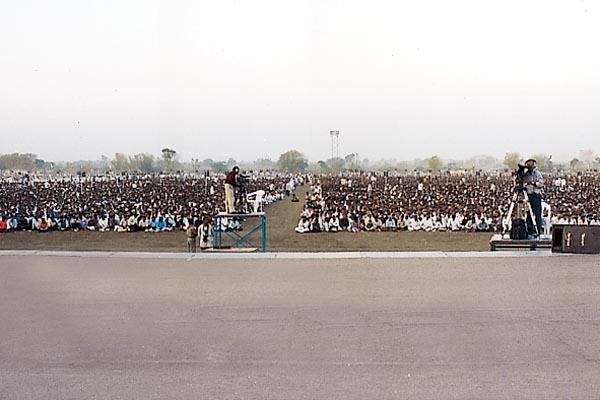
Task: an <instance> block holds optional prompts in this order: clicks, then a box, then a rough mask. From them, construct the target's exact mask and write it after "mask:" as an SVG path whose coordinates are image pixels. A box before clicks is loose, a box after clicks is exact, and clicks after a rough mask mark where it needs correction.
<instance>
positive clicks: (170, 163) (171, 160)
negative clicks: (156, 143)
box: [161, 147, 177, 171]
mask: <svg viewBox="0 0 600 400" xmlns="http://www.w3.org/2000/svg"><path fill="white" fill-rule="evenodd" d="M161 153H162V159H163V163H164V166H165V169H166V170H168V171H173V170H174V169H175V168H174V167H175V161H176V159H175V157H176V156H177V152H176V151H175V150H173V149H169V148H168V147H166V148H164V149H162V150H161Z"/></svg>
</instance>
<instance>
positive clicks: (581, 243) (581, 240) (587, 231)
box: [552, 225, 600, 254]
mask: <svg viewBox="0 0 600 400" xmlns="http://www.w3.org/2000/svg"><path fill="white" fill-rule="evenodd" d="M552 252H553V253H575V254H600V226H599V225H553V226H552Z"/></svg>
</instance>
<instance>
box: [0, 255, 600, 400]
mask: <svg viewBox="0 0 600 400" xmlns="http://www.w3.org/2000/svg"><path fill="white" fill-rule="evenodd" d="M598 260H599V259H598V257H590V256H574V257H540V258H523V259H520V258H490V259H483V258H464V259H463V258H439V259H397V260H394V259H386V260H369V259H364V260H335V259H328V260H192V261H186V260H152V259H122V258H77V257H33V256H21V257H10V256H2V257H0V399H2V400H7V399H11V400H12V399H19V400H20V399H45V400H51V399H61V400H65V399H76V400H84V399H144V400H148V399H194V400H197V399H211V400H212V399H261V400H262V399H328V400H330V399H360V400H364V399H421V398H422V399H434V398H439V399H469V398H472V399H486V398H489V399H551V398H568V399H598V398H600V307H599V306H600V263H599V261H598Z"/></svg>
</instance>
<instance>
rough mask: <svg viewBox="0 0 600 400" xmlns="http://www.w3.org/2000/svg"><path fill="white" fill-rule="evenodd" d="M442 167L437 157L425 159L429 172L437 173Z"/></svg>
mask: <svg viewBox="0 0 600 400" xmlns="http://www.w3.org/2000/svg"><path fill="white" fill-rule="evenodd" d="M443 166H444V162H443V161H442V159H441V158H440V157H439V156H433V157H430V158H428V159H427V168H429V169H430V170H431V171H434V172H438V171H439V170H440V169H442V167H443Z"/></svg>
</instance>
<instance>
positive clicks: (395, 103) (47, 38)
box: [0, 0, 600, 160]
mask: <svg viewBox="0 0 600 400" xmlns="http://www.w3.org/2000/svg"><path fill="white" fill-rule="evenodd" d="M0 38H1V39H0V140H1V143H2V144H1V146H0V153H7V152H17V151H18V152H34V153H36V154H38V155H40V156H41V157H42V158H46V159H51V160H75V159H97V158H99V157H100V156H101V155H103V154H104V155H108V156H112V154H113V153H114V152H115V151H122V152H126V153H136V152H150V153H154V154H158V153H159V152H160V149H162V148H163V147H165V146H168V147H172V148H174V149H175V150H177V151H178V152H179V153H180V155H181V157H182V159H184V160H186V159H187V160H189V159H190V158H191V157H198V158H201V159H203V158H207V157H211V158H215V159H221V158H228V157H234V158H236V159H238V160H242V159H245V160H247V159H254V158H257V157H260V156H270V157H271V158H274V159H276V158H277V156H278V155H279V154H280V153H281V152H283V151H285V150H288V149H291V148H296V149H299V150H301V151H302V152H304V153H305V154H306V155H307V156H308V157H309V158H310V159H312V160H318V159H324V158H328V157H329V153H330V146H329V134H328V132H329V130H330V129H338V130H339V131H340V153H341V155H345V154H347V153H350V152H358V153H359V154H360V156H361V157H368V158H369V159H371V160H375V159H380V158H397V159H414V158H416V157H426V156H431V155H433V154H439V155H440V156H441V157H443V158H461V157H467V156H470V155H476V154H491V155H496V156H500V157H501V156H503V154H504V153H505V152H507V151H513V150H518V151H520V152H521V153H522V154H524V155H528V154H531V153H537V152H546V153H550V154H553V155H554V157H555V159H566V158H567V157H568V156H572V155H576V153H577V152H578V151H579V150H580V149H583V148H592V149H594V150H595V151H596V152H600V4H598V2H597V1H592V0H540V1H533V0H503V1H485V0H472V1H471V0H454V1H444V0H439V1H433V0H419V1H416V0H410V1H377V0H370V1H350V0H339V1H328V0H317V1H301V0H294V1H286V0H272V1H264V0H236V1H232V0H210V1H203V0H200V1H197V0H196V1H183V0H182V1H177V0H172V1H152V0H144V1H127V0H119V1H112V0H101V1H100V0H98V1H94V0H88V1H81V0H78V1H65V0H55V1H41V0H40V1H29V0H19V1H5V2H3V4H2V7H1V12H0Z"/></svg>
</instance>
